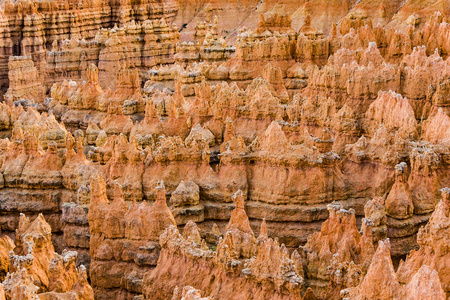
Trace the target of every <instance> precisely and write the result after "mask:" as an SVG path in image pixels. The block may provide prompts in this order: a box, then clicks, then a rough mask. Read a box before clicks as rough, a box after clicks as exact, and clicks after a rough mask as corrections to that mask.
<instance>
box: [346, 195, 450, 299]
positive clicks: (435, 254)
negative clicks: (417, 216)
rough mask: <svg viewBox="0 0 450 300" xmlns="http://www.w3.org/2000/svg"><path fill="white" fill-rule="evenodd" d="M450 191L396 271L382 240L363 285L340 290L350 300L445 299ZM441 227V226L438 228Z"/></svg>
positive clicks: (420, 231)
mask: <svg viewBox="0 0 450 300" xmlns="http://www.w3.org/2000/svg"><path fill="white" fill-rule="evenodd" d="M448 196H449V190H448V188H445V189H443V190H442V200H441V201H440V202H439V203H438V205H437V206H436V210H435V211H434V212H433V214H432V216H431V218H430V221H429V223H428V224H427V225H426V226H425V227H422V228H421V229H420V230H419V233H418V235H417V236H418V243H419V249H418V250H413V251H411V253H410V254H409V255H408V256H407V258H406V260H405V261H401V262H400V265H399V267H398V269H397V272H395V271H394V267H393V265H392V261H391V256H390V250H391V247H390V242H389V240H385V241H380V242H379V245H378V249H377V251H376V253H375V255H374V256H373V258H372V263H371V264H370V267H369V269H368V271H367V274H366V275H365V277H364V279H363V280H362V281H361V283H360V284H359V285H358V286H357V287H355V288H350V289H346V290H343V291H341V296H343V297H344V298H349V299H367V298H369V299H372V298H377V299H419V298H423V299H446V298H447V296H446V294H447V295H448V278H447V272H446V271H445V270H444V269H443V267H444V268H445V265H446V261H447V260H448V251H446V250H445V247H444V248H443V247H442V246H441V245H442V243H445V241H444V236H445V235H446V233H445V232H446V230H448V226H447V225H446V224H447V223H448ZM438 224H439V225H438Z"/></svg>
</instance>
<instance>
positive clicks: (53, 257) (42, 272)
mask: <svg viewBox="0 0 450 300" xmlns="http://www.w3.org/2000/svg"><path fill="white" fill-rule="evenodd" d="M12 249H14V252H13V251H11V252H10V256H9V259H10V260H11V262H10V263H11V269H10V272H9V273H8V274H7V276H6V279H5V280H4V281H3V283H2V285H1V288H2V289H1V290H2V293H0V296H3V299H7V300H12V299H14V300H16V299H17V300H28V299H69V298H70V299H80V300H93V299H94V293H93V290H92V288H91V287H90V285H89V283H88V282H87V276H86V269H85V267H84V266H83V265H81V266H80V267H79V268H77V267H76V266H75V260H76V258H77V252H74V251H66V250H64V251H63V252H62V255H59V254H57V253H55V252H54V248H53V245H52V242H51V229H50V225H49V224H48V223H47V222H46V221H45V219H44V217H43V215H42V214H40V215H39V216H38V217H37V218H36V219H35V220H34V221H33V222H30V221H29V219H28V218H27V217H25V216H24V215H21V220H20V223H19V228H18V229H17V235H16V247H15V248H11V247H10V246H9V245H7V244H2V248H1V251H2V252H3V251H6V250H12ZM2 294H3V295H2Z"/></svg>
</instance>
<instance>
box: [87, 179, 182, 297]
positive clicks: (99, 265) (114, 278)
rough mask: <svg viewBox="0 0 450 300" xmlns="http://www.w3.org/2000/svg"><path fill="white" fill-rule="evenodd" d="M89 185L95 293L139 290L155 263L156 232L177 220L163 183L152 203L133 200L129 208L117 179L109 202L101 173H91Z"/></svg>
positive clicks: (120, 294) (129, 293) (116, 294)
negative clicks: (170, 207) (144, 276)
mask: <svg viewBox="0 0 450 300" xmlns="http://www.w3.org/2000/svg"><path fill="white" fill-rule="evenodd" d="M90 187H91V201H90V205H89V213H88V220H89V228H90V233H91V239H90V251H91V256H92V262H91V269H90V277H91V280H92V286H93V287H94V290H95V293H96V295H98V297H107V296H112V297H119V298H120V297H125V298H126V297H131V296H132V295H135V294H137V293H141V292H142V277H143V275H144V273H145V272H146V271H148V270H150V269H151V268H153V267H154V266H155V265H156V260H157V258H158V254H159V251H160V248H159V246H158V244H157V242H156V241H157V240H158V237H159V235H160V234H161V233H162V232H163V231H164V229H165V228H167V227H168V226H170V225H175V224H176V223H175V219H174V218H173V216H172V214H171V212H170V210H169V208H168V207H167V204H166V198H165V189H164V185H163V184H162V183H161V184H160V185H159V186H157V187H156V190H157V192H156V193H157V199H156V201H155V203H154V204H153V205H152V206H150V205H148V204H147V203H146V202H145V201H144V202H142V203H140V204H138V203H136V202H133V205H132V206H131V207H129V208H128V207H127V204H126V203H125V201H124V197H123V191H122V187H121V186H120V185H119V184H118V183H115V188H114V198H113V201H111V202H110V201H109V200H108V198H107V196H106V182H105V179H103V177H101V176H100V175H96V176H94V177H92V178H91V183H90Z"/></svg>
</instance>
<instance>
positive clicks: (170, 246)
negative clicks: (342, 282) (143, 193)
mask: <svg viewBox="0 0 450 300" xmlns="http://www.w3.org/2000/svg"><path fill="white" fill-rule="evenodd" d="M233 197H234V200H235V209H234V210H233V212H232V215H231V219H230V221H229V223H228V225H227V227H226V232H225V233H224V236H223V239H221V240H220V241H219V243H218V245H217V249H216V250H210V249H209V248H208V247H207V245H206V242H205V240H203V239H201V237H200V234H199V229H198V228H197V226H196V225H195V223H193V222H189V223H188V224H186V226H185V228H184V232H183V235H181V234H180V232H179V231H178V230H177V229H176V227H174V226H170V227H169V228H167V229H166V231H165V232H164V233H163V234H162V235H161V237H160V244H161V247H162V249H161V254H160V257H159V260H158V265H157V267H156V269H154V270H152V271H149V272H148V273H147V274H146V275H145V277H144V282H143V291H144V295H145V297H146V299H167V298H170V297H171V296H172V295H173V299H178V298H179V296H178V295H179V294H180V292H179V289H178V288H177V286H183V285H186V284H187V282H190V284H191V285H193V286H195V287H198V288H200V290H201V291H202V292H200V291H196V294H197V297H200V295H201V294H202V293H203V294H205V295H209V297H210V298H211V299H216V298H224V297H225V298H227V299H241V298H242V297H244V298H258V299H274V298H276V299H294V298H297V299H298V298H299V297H300V298H301V296H300V295H301V292H302V289H303V285H304V283H303V278H302V276H301V274H302V272H303V271H302V263H301V258H300V257H299V255H298V252H295V253H294V254H292V255H291V256H289V254H288V251H287V249H286V247H285V246H284V245H283V244H282V245H281V246H280V244H279V242H278V241H277V240H276V239H275V240H272V239H270V238H269V237H268V236H267V229H266V224H265V222H263V224H262V225H261V230H260V236H259V237H258V239H255V237H254V233H253V231H252V229H251V228H250V225H249V220H248V217H247V214H246V212H245V210H244V199H243V195H242V192H241V191H238V192H236V194H235V195H234V196H233ZM173 262H177V263H175V264H173ZM163 282H164V284H162V283H163ZM211 283H212V284H211ZM258 283H264V284H263V285H260V284H258ZM231 287H233V288H232V289H231ZM174 289H175V290H174ZM190 290H191V293H194V292H195V290H194V291H193V290H192V288H190ZM186 293H187V288H184V289H183V294H186ZM177 297H178V298H177ZM210 298H207V299H210ZM193 299H196V298H193Z"/></svg>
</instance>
